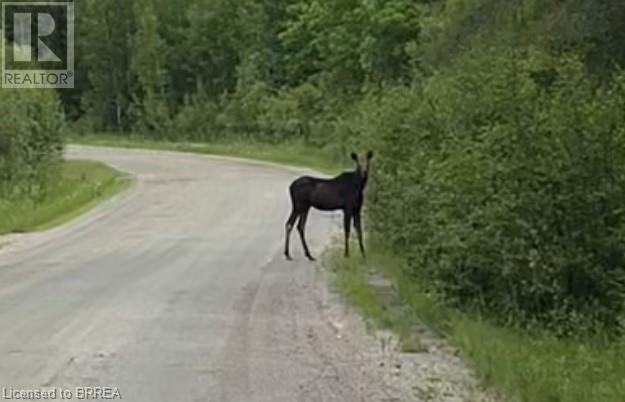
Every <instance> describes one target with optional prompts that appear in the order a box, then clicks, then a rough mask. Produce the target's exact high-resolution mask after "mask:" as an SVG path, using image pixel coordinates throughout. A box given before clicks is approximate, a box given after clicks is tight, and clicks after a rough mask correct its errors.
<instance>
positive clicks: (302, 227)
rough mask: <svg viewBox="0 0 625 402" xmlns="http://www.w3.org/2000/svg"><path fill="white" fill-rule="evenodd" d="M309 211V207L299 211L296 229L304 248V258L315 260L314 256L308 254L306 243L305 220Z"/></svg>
mask: <svg viewBox="0 0 625 402" xmlns="http://www.w3.org/2000/svg"><path fill="white" fill-rule="evenodd" d="M309 211H310V209H307V210H305V211H304V212H302V213H301V215H300V217H299V222H297V231H298V232H299V237H300V239H301V241H302V247H303V248H304V254H305V255H306V258H308V259H309V260H310V261H315V258H314V257H313V256H312V255H310V250H309V249H308V244H306V221H307V220H308V212H309Z"/></svg>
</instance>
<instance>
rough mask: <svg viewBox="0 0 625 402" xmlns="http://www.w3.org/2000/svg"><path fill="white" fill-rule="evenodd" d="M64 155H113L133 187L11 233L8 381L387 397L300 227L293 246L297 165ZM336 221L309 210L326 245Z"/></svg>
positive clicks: (1, 381)
mask: <svg viewBox="0 0 625 402" xmlns="http://www.w3.org/2000/svg"><path fill="white" fill-rule="evenodd" d="M68 156H69V157H70V158H82V159H90V160H96V161H102V162H105V163H107V164H109V165H111V166H113V167H115V168H118V169H120V170H122V171H125V172H128V173H130V174H132V175H133V176H134V178H135V185H134V186H133V188H132V190H129V191H128V192H127V193H125V194H123V195H121V196H118V197H117V198H115V199H113V200H111V201H108V202H106V203H104V204H102V205H100V206H98V207H97V208H96V209H95V210H93V211H91V212H90V213H89V214H87V215H86V216H84V217H82V218H80V219H78V220H76V221H75V222H72V223H70V224H68V225H65V226H63V227H61V228H58V229H55V230H51V231H48V232H43V233H36V234H28V235H21V236H14V237H8V238H4V239H0V243H2V242H4V243H5V244H4V246H3V247H2V248H1V249H0V323H1V328H2V330H1V331H0V392H2V387H6V389H7V390H9V391H10V390H11V388H12V389H14V390H21V389H28V390H49V389H52V388H55V387H56V388H62V389H65V390H74V397H75V396H76V395H75V387H112V388H113V387H116V388H117V390H118V391H119V392H120V393H121V395H122V397H123V400H126V401H149V402H155V401H166V402H172V401H218V402H226V401H241V402H251V401H267V402H278V401H285V402H293V401H341V402H345V401H360V400H367V401H368V400H374V399H375V400H384V395H385V391H384V390H383V388H384V385H383V384H379V386H376V385H374V384H376V380H375V379H374V378H373V376H374V374H373V373H371V374H369V373H367V372H366V370H364V364H363V359H366V356H364V354H366V350H365V351H363V350H361V349H360V347H361V345H358V344H357V342H352V341H350V340H349V339H350V337H349V334H345V335H346V336H345V337H344V338H343V336H342V334H341V328H342V323H341V318H336V317H342V316H343V315H344V314H345V312H344V311H343V310H341V309H342V308H341V307H339V306H340V303H337V302H336V301H335V300H334V296H332V295H331V294H330V293H328V292H327V291H326V290H325V289H326V288H325V285H324V278H323V273H322V272H321V270H320V269H319V267H317V266H315V265H312V264H310V263H308V262H306V261H304V259H303V257H302V252H301V247H300V244H299V240H298V239H296V237H295V236H294V239H293V240H294V241H293V252H294V255H295V257H296V259H297V260H298V261H295V262H293V263H288V262H286V261H283V259H282V257H281V247H282V241H283V238H282V236H283V223H284V219H285V218H286V216H287V215H288V212H289V201H288V197H287V185H288V183H289V182H290V181H291V180H292V179H293V178H294V177H295V176H296V175H297V174H298V172H296V171H292V170H287V169H285V168H280V167H276V166H270V165H267V164H256V163H243V162H240V161H233V160H227V159H223V158H213V157H207V156H201V155H190V154H181V153H174V152H151V151H139V150H121V149H107V148H90V147H70V148H69V150H68ZM332 221H333V218H332V216H328V215H321V214H314V215H312V216H311V218H310V219H309V222H310V223H309V242H310V245H311V248H312V249H313V250H314V252H315V253H317V254H319V253H320V252H321V250H322V249H323V246H324V244H325V243H326V242H327V240H328V238H329V233H330V231H331V230H332V228H331V226H332V225H333V223H332ZM294 235H296V234H295V233H294ZM333 316H334V317H335V318H333ZM370 376H371V377H370ZM374 395H375V398H374V397H373V396H374ZM0 399H2V396H1V395H0Z"/></svg>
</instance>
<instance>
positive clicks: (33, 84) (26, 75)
mask: <svg viewBox="0 0 625 402" xmlns="http://www.w3.org/2000/svg"><path fill="white" fill-rule="evenodd" d="M2 26H3V27H4V40H3V41H2V87H3V88H74V3H73V2H3V3H2Z"/></svg>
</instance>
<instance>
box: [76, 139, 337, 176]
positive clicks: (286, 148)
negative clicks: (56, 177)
mask: <svg viewBox="0 0 625 402" xmlns="http://www.w3.org/2000/svg"><path fill="white" fill-rule="evenodd" d="M68 142H69V143H72V144H78V145H94V146H109V147H122V148H139V149H152V150H162V151H165V150H169V151H180V152H192V153H200V154H211V155H223V156H232V157H238V158H245V159H254V160H259V161H265V162H273V163H279V164H282V165H289V166H297V167H307V168H312V169H315V170H317V171H319V172H322V173H327V174H333V173H336V172H337V171H338V170H340V169H342V168H344V167H345V166H346V165H345V162H346V159H345V158H340V157H336V156H335V157H333V156H329V154H330V153H329V152H328V151H327V150H324V149H321V148H315V147H311V146H306V145H303V144H300V143H297V142H291V143H281V144H268V143H264V142H255V141H251V140H250V141H234V142H223V143H210V144H209V143H190V142H170V141H158V140H151V139H146V138H143V137H140V136H131V137H127V136H124V137H122V136H118V135H114V134H89V135H80V136H77V135H70V136H69V137H68ZM345 157H347V155H345Z"/></svg>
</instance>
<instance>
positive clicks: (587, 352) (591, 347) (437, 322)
mask: <svg viewBox="0 0 625 402" xmlns="http://www.w3.org/2000/svg"><path fill="white" fill-rule="evenodd" d="M339 254H340V253H332V252H331V253H330V255H331V257H330V258H329V259H328V262H329V264H330V267H331V270H332V272H333V273H334V274H333V282H334V285H335V286H336V287H337V289H338V290H339V291H340V292H341V293H342V294H343V295H344V297H345V298H346V299H347V301H348V302H349V303H351V304H353V305H354V306H355V307H356V308H357V309H358V310H359V311H360V312H362V313H363V314H364V315H365V317H367V318H368V320H369V323H370V324H371V325H373V326H375V327H378V328H384V329H390V330H392V331H393V332H395V333H396V334H398V336H399V338H400V340H401V342H402V347H403V350H404V351H406V352H410V351H419V350H420V346H419V338H418V337H419V335H417V333H416V331H415V328H416V326H417V325H419V323H425V324H426V325H428V326H429V327H430V328H431V329H433V330H434V331H435V332H438V333H439V334H441V335H442V336H445V337H446V338H447V339H449V341H450V343H451V344H453V345H454V346H456V347H458V348H459V349H460V351H461V352H462V354H463V356H465V357H466V358H467V361H469V362H470V364H472V365H473V366H474V368H475V371H476V373H477V375H478V377H479V378H480V380H481V381H482V383H483V384H484V385H485V386H486V387H489V388H492V389H494V390H496V391H497V392H498V394H501V395H504V396H505V397H507V398H509V400H520V401H523V402H623V401H625V340H623V341H621V342H612V343H607V342H604V341H595V340H587V341H572V340H561V339H556V338H553V337H550V336H546V335H544V336H543V335H535V334H534V335H531V334H528V333H526V332H523V331H520V330H514V329H508V328H501V327H499V326H496V325H493V324H491V323H489V322H488V321H485V320H483V319H481V318H480V317H478V316H476V315H467V314H462V313H459V312H458V311H455V310H452V309H449V308H446V307H444V306H443V305H442V304H441V303H439V302H438V301H437V299H436V297H434V296H429V295H428V294H427V292H424V291H423V289H420V288H419V286H418V285H417V284H415V283H414V281H412V280H410V279H409V278H407V277H406V276H405V275H404V274H403V273H402V269H401V267H402V266H403V265H404V261H403V260H402V259H401V258H398V257H395V256H392V255H391V254H390V253H389V252H387V251H385V250H384V249H383V248H378V249H374V250H371V251H370V253H369V255H368V257H367V260H366V262H365V261H363V260H362V259H359V258H352V259H349V260H345V259H343V258H342V257H339V256H338V255H339ZM373 272H375V273H377V274H378V275H382V276H383V277H385V278H388V279H390V282H391V283H392V291H393V293H394V297H389V296H388V295H385V294H384V292H380V290H379V289H378V288H377V287H376V286H374V285H372V284H371V281H370V277H371V274H372V273H373Z"/></svg>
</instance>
